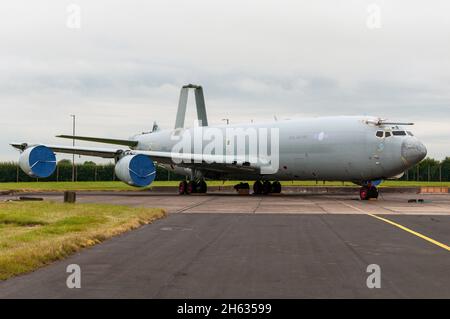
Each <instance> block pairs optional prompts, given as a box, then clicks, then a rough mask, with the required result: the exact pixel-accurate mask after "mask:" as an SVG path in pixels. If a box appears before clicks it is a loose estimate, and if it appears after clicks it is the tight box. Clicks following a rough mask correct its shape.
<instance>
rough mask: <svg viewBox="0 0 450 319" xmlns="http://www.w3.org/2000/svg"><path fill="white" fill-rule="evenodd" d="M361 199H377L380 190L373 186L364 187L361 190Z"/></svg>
mask: <svg viewBox="0 0 450 319" xmlns="http://www.w3.org/2000/svg"><path fill="white" fill-rule="evenodd" d="M359 197H360V198H361V200H369V199H377V198H378V189H377V188H376V187H375V186H373V185H367V186H363V187H361V189H360V190H359Z"/></svg>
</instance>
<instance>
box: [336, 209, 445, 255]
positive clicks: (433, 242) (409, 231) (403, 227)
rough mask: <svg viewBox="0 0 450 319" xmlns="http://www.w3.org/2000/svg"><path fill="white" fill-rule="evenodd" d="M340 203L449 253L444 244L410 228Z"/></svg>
mask: <svg viewBox="0 0 450 319" xmlns="http://www.w3.org/2000/svg"><path fill="white" fill-rule="evenodd" d="M340 203H341V204H343V205H345V206H347V207H350V208H353V209H355V210H357V211H359V212H362V213H364V214H366V215H369V216H371V217H373V218H376V219H378V220H381V221H383V222H385V223H388V224H390V225H392V226H395V227H397V228H400V229H402V230H404V231H406V232H408V233H410V234H413V235H414V236H417V237H419V238H422V239H423V240H426V241H428V242H430V243H432V244H434V245H436V246H438V247H440V248H443V249H445V250H447V251H450V247H449V246H447V245H446V244H443V243H441V242H439V241H437V240H435V239H433V238H430V237H428V236H425V235H423V234H421V233H419V232H416V231H414V230H412V229H410V228H408V227H405V226H403V225H400V224H398V223H396V222H393V221H392V220H389V219H387V218H383V217H380V216H377V215H374V214H372V213H369V212H366V211H365V210H363V209H360V208H358V207H355V206H353V205H350V204H347V203H344V202H340Z"/></svg>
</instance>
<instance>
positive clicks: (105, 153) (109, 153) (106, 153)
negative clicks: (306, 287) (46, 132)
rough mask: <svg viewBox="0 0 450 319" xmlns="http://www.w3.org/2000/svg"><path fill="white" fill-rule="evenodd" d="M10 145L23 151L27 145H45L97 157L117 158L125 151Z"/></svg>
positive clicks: (52, 146)
mask: <svg viewBox="0 0 450 319" xmlns="http://www.w3.org/2000/svg"><path fill="white" fill-rule="evenodd" d="M10 145H11V146H12V147H14V148H17V149H19V150H21V151H23V150H24V149H26V148H27V147H33V146H36V145H43V146H45V147H48V148H50V149H51V150H52V151H53V152H55V153H64V154H76V155H86V156H95V157H103V158H115V157H117V156H118V155H120V154H121V153H122V152H124V150H122V149H113V148H101V147H83V146H65V145H47V144H36V145H29V144H27V143H11V144H10Z"/></svg>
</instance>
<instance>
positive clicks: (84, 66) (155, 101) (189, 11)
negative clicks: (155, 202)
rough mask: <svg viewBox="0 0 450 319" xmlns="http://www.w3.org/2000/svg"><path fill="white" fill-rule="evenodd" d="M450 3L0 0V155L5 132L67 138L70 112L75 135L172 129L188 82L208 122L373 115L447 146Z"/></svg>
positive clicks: (0, 156) (432, 149) (435, 147)
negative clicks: (199, 94) (201, 92)
mask: <svg viewBox="0 0 450 319" xmlns="http://www.w3.org/2000/svg"><path fill="white" fill-rule="evenodd" d="M72 3H74V4H76V5H77V6H78V7H77V6H75V7H74V6H70V5H71V4H72ZM373 4H375V6H374V5H373ZM77 8H79V9H80V10H81V11H80V20H79V21H80V25H79V26H80V28H78V24H77V22H78V19H77ZM378 9H379V12H378ZM449 15H450V2H449V1H444V0H442V1H428V2H424V1H411V0H404V1H403V0H389V1H364V0H354V1H351V0H342V1H337V0H329V1H323V0H319V1H318V0H315V1H299V0H293V1H284V0H276V1H262V0H255V1H249V0H245V1H242V0H241V1H234V0H226V1H222V0H215V1H211V0H202V1H199V0H190V1H186V0H161V1H159V0H158V1H111V0H108V1H99V0H96V1H92V0H90V1H76V2H72V1H62V0H53V1H43V0H41V1H23V0H14V1H2V2H1V4H0V40H1V42H0V111H1V113H0V160H16V159H17V156H18V154H17V152H16V151H15V150H13V149H12V148H10V147H9V146H8V143H9V142H12V141H18V142H24V141H28V142H43V143H53V144H55V143H67V142H69V143H70V141H64V140H58V139H56V138H54V135H56V134H59V133H70V132H71V118H70V116H69V115H70V114H76V115H77V118H78V124H77V128H78V132H77V133H79V134H80V135H93V136H101V137H103V136H105V137H117V138H127V137H129V136H131V135H133V134H134V133H138V132H142V131H147V130H149V129H150V128H151V126H152V122H153V121H157V122H158V123H159V125H160V126H161V127H162V128H171V127H172V126H173V125H174V121H175V113H176V108H177V102H178V95H179V89H180V86H181V85H183V84H187V83H196V84H201V85H203V87H204V89H205V98H206V103H207V110H208V116H209V119H210V124H214V123H221V119H223V118H229V119H230V120H231V122H232V123H239V122H249V121H250V120H254V121H262V120H268V119H272V118H273V116H274V115H276V116H277V117H278V118H294V117H307V116H327V115H361V114H363V115H364V114H367V115H377V116H382V117H386V118H390V119H393V120H402V121H414V122H416V126H415V127H414V132H416V135H417V136H418V137H419V138H420V139H422V140H423V141H424V142H425V144H426V145H427V147H428V150H429V155H430V156H433V157H436V158H443V157H445V156H446V155H449V156H450V141H449V137H450V123H449V120H450V19H449ZM191 109H192V108H191ZM192 117H193V112H190V118H192ZM222 123H223V122H222Z"/></svg>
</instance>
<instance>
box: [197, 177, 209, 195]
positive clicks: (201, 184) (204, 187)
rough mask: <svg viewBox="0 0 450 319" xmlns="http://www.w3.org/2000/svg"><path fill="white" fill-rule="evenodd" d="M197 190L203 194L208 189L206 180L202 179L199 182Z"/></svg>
mask: <svg viewBox="0 0 450 319" xmlns="http://www.w3.org/2000/svg"><path fill="white" fill-rule="evenodd" d="M197 191H198V192H199V193H203V194H204V193H206V192H207V191H208V185H206V182H205V181H204V180H201V181H200V182H198V185H197Z"/></svg>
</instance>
